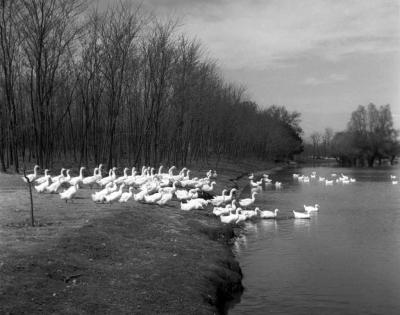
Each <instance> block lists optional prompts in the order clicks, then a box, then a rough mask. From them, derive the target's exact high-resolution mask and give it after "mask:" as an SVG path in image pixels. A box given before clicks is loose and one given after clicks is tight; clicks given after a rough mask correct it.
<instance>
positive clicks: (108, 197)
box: [104, 184, 125, 204]
mask: <svg viewBox="0 0 400 315" xmlns="http://www.w3.org/2000/svg"><path fill="white" fill-rule="evenodd" d="M114 185H116V184H114ZM124 187H125V184H122V185H121V186H119V189H118V190H117V191H114V192H112V193H110V194H109V195H106V196H105V197H104V199H105V200H106V202H108V203H110V204H111V203H113V202H114V201H116V200H118V199H119V198H121V196H122V190H123V189H124Z"/></svg>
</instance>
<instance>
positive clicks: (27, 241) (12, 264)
mask: <svg viewBox="0 0 400 315" xmlns="http://www.w3.org/2000/svg"><path fill="white" fill-rule="evenodd" d="M273 166H274V165H273V164H270V163H263V164H262V165H261V164H260V163H259V162H249V161H248V162H247V163H229V162H226V161H225V162H222V163H220V165H219V169H218V173H219V176H218V179H217V187H216V189H215V191H216V192H217V193H220V192H221V190H222V189H223V188H225V187H232V186H241V187H243V184H244V183H246V182H247V177H246V176H243V175H244V174H246V173H247V172H250V171H254V170H257V169H258V170H262V169H269V168H271V167H273ZM209 168H210V166H209V165H192V166H191V169H192V170H193V172H192V175H193V176H199V175H200V176H204V174H205V172H206V171H207V170H208V169H209ZM232 179H235V180H232ZM90 193H91V191H90V190H89V189H81V190H80V191H79V192H78V195H77V199H75V201H74V203H68V204H66V203H64V202H62V201H61V200H60V199H59V196H58V195H44V194H43V195H38V194H35V195H34V203H35V214H36V221H37V223H38V226H37V227H33V228H32V227H29V197H28V192H27V189H26V186H25V184H24V183H23V182H22V180H21V178H20V176H18V175H6V174H2V175H0V222H1V223H0V313H2V314H3V313H10V314H24V313H26V314H43V313H68V314H71V313H72V314H94V313H101V314H154V313H164V314H168V313H169V314H213V313H218V312H222V311H223V308H224V305H223V304H224V302H225V301H226V300H227V299H229V298H230V296H231V294H233V293H234V292H238V291H240V290H241V272H240V268H239V266H238V264H237V262H236V261H235V260H234V257H233V255H232V253H231V250H230V247H229V241H230V239H231V238H232V237H233V236H234V231H233V229H232V228H231V227H229V226H228V227H227V226H222V225H221V224H220V223H219V221H218V220H217V219H216V218H214V217H213V216H212V214H211V211H210V210H211V209H210V208H209V209H207V210H199V211H191V212H184V211H181V210H180V209H179V204H178V202H177V201H174V202H172V203H171V205H170V206H166V207H158V206H152V205H146V204H139V203H136V202H134V201H130V202H128V203H127V204H123V205H121V204H113V205H111V206H110V205H101V204H94V203H93V202H92V201H91V200H90V199H89V195H90Z"/></svg>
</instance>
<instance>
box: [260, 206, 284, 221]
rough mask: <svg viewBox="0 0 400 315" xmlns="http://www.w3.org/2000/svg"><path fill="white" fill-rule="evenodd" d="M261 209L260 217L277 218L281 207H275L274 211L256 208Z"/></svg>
mask: <svg viewBox="0 0 400 315" xmlns="http://www.w3.org/2000/svg"><path fill="white" fill-rule="evenodd" d="M256 209H258V210H259V211H260V218H261V219H275V218H276V217H277V215H278V211H279V209H275V210H274V211H270V210H260V209H259V208H256Z"/></svg>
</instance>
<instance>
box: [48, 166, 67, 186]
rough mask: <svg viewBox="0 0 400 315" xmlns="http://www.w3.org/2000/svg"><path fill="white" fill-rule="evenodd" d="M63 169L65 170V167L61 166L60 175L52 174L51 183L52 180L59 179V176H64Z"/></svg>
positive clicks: (56, 180)
mask: <svg viewBox="0 0 400 315" xmlns="http://www.w3.org/2000/svg"><path fill="white" fill-rule="evenodd" d="M64 171H65V168H61V171H60V175H58V176H53V177H52V178H51V181H52V182H53V183H54V182H58V180H59V179H61V178H63V177H64Z"/></svg>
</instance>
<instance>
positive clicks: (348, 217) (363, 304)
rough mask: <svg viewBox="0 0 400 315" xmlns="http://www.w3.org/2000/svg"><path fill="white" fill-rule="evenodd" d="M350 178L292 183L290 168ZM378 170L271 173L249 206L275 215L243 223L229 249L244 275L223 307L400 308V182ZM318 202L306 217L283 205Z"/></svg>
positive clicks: (250, 310)
mask: <svg viewBox="0 0 400 315" xmlns="http://www.w3.org/2000/svg"><path fill="white" fill-rule="evenodd" d="M312 171H316V172H317V175H321V176H327V175H329V174H331V173H337V174H340V173H344V174H345V175H349V176H350V177H354V178H356V180H357V182H356V183H352V184H348V185H341V184H338V185H334V186H325V185H323V184H322V183H319V182H317V181H314V182H312V183H310V184H305V183H304V184H300V183H298V182H297V181H295V180H293V178H292V173H302V174H310V173H311V172H312ZM391 174H393V175H397V176H398V177H399V175H400V171H399V169H398V168H396V169H393V168H387V169H380V170H369V169H339V168H324V167H321V168H303V169H291V170H285V171H282V172H280V173H278V174H275V175H272V176H271V178H272V179H274V180H279V181H282V182H283V189H281V190H275V189H274V188H273V187H267V188H266V190H265V191H263V192H262V193H261V194H259V195H257V198H256V203H255V206H259V207H260V208H262V209H269V210H272V209H274V208H278V209H280V212H279V218H278V219H277V220H263V221H260V222H258V223H246V225H245V227H244V234H243V236H242V237H241V238H240V239H238V241H237V243H236V245H235V248H234V250H235V252H236V255H237V258H238V260H239V262H240V265H241V267H242V271H243V274H244V279H243V284H244V286H245V291H244V293H243V295H242V297H241V302H240V303H239V304H237V305H235V307H234V308H233V309H232V310H230V311H229V314H231V315H233V314H400V185H392V183H391V180H390V175H391ZM315 203H318V204H319V205H320V210H319V211H318V213H315V214H313V216H312V218H311V220H298V219H293V215H292V213H291V210H299V211H302V210H301V209H302V208H303V205H304V204H306V205H312V204H315Z"/></svg>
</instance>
